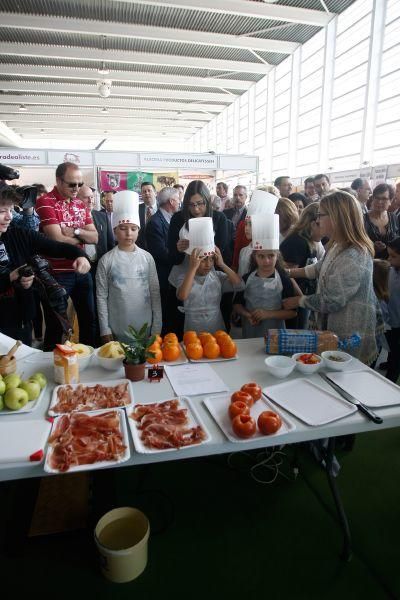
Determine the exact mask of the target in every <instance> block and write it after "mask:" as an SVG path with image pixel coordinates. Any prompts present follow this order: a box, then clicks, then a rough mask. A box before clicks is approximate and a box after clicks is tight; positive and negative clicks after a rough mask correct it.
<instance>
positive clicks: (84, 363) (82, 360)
mask: <svg viewBox="0 0 400 600" xmlns="http://www.w3.org/2000/svg"><path fill="white" fill-rule="evenodd" d="M88 348H89V350H90V354H89V355H84V354H78V353H77V354H76V357H77V359H78V365H79V372H80V373H81V372H82V371H84V370H85V369H87V368H88V366H89V364H90V361H91V360H92V356H93V353H94V348H92V346H88Z"/></svg>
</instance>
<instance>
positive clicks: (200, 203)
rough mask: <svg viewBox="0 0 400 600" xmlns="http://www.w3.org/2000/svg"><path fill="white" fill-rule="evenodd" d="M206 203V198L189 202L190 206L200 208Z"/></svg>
mask: <svg viewBox="0 0 400 600" xmlns="http://www.w3.org/2000/svg"><path fill="white" fill-rule="evenodd" d="M205 205H206V203H205V202H204V200H201V202H189V208H200V207H201V206H205Z"/></svg>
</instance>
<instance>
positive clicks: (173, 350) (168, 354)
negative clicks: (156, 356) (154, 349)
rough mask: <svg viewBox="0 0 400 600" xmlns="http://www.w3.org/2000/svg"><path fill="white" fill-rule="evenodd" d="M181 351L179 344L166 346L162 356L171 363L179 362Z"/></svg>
mask: <svg viewBox="0 0 400 600" xmlns="http://www.w3.org/2000/svg"><path fill="white" fill-rule="evenodd" d="M180 353H181V349H180V347H179V346H178V344H164V345H163V350H162V355H163V358H164V360H166V361H168V362H171V361H173V360H177V359H178V358H179V356H180Z"/></svg>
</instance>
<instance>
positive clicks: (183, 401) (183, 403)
mask: <svg viewBox="0 0 400 600" xmlns="http://www.w3.org/2000/svg"><path fill="white" fill-rule="evenodd" d="M171 399H172V398H171ZM178 400H179V408H187V416H188V423H187V426H188V427H196V426H197V425H200V426H201V428H202V429H203V431H204V433H205V435H206V437H205V439H204V440H203V441H202V442H200V443H198V444H190V445H189V446H182V447H181V448H161V449H158V448H148V447H147V446H145V445H144V444H143V442H142V440H141V438H140V429H138V428H137V426H136V421H134V420H133V419H132V418H131V414H132V413H133V410H134V407H131V408H129V409H128V410H127V411H126V414H127V417H128V424H129V427H130V430H131V434H132V438H133V445H134V446H135V450H136V452H139V453H140V454H154V453H158V452H176V451H182V450H187V449H188V448H196V447H197V446H201V445H202V444H206V443H207V442H209V441H210V440H211V436H210V434H209V432H208V430H207V429H206V427H205V425H204V423H203V421H202V420H201V418H200V417H199V415H198V412H197V410H196V409H195V408H194V406H193V403H192V402H191V401H190V399H189V398H187V397H186V396H179V397H178ZM163 402H167V400H162V401H161V402H157V404H162V403H163ZM142 404H153V403H152V402H143V403H142Z"/></svg>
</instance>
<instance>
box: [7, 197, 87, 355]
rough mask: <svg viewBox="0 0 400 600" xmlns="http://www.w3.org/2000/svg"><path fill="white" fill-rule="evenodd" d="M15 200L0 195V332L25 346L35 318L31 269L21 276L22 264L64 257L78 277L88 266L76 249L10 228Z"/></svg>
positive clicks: (30, 231) (23, 230)
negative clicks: (35, 258)
mask: <svg viewBox="0 0 400 600" xmlns="http://www.w3.org/2000/svg"><path fill="white" fill-rule="evenodd" d="M17 200H18V197H17V196H16V194H15V192H14V190H13V189H10V188H9V189H5V190H3V191H2V192H0V331H1V332H2V333H5V334H6V335H9V336H10V337H13V338H15V339H20V340H22V341H23V342H24V343H25V344H27V345H28V346H29V345H30V344H31V339H32V318H33V317H34V316H35V315H34V310H35V303H34V302H33V295H32V284H33V283H34V281H35V275H34V274H33V273H32V270H31V271H30V273H29V274H27V275H24V267H26V263H27V262H31V261H32V257H33V256H34V255H35V254H47V255H51V256H55V257H59V258H62V257H65V258H68V259H70V260H71V261H73V262H72V268H73V270H74V271H75V272H76V273H81V274H84V273H88V271H89V269H90V264H89V261H88V260H87V259H86V257H85V254H84V252H83V251H82V250H81V249H80V248H78V247H75V246H72V245H71V244H60V243H59V242H54V241H52V240H50V239H48V238H46V237H45V236H44V235H41V234H40V233H38V232H36V231H34V230H32V229H31V230H29V229H22V228H20V227H11V228H10V224H11V221H12V218H13V206H14V203H15V202H16V201H17ZM50 277H51V276H50Z"/></svg>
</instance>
